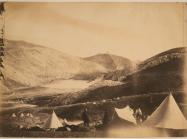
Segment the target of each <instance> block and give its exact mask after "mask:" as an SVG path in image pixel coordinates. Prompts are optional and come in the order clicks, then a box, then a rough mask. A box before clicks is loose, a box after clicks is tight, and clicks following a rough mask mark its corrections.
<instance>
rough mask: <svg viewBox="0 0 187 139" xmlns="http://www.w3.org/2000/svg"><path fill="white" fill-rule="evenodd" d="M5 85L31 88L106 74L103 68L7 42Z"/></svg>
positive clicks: (70, 57)
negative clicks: (56, 81)
mask: <svg viewBox="0 0 187 139" xmlns="http://www.w3.org/2000/svg"><path fill="white" fill-rule="evenodd" d="M6 44H7V45H6V49H5V59H4V66H5V71H4V75H5V82H6V85H7V86H8V87H9V88H15V87H25V86H27V87H30V86H36V85H39V84H42V83H44V82H47V81H51V80H55V79H59V78H60V79H69V78H72V77H73V76H74V75H76V74H82V75H84V74H93V73H105V72H107V69H105V68H104V67H103V66H102V65H99V64H97V63H94V62H90V61H86V60H84V59H82V58H79V57H74V56H70V55H68V54H65V53H62V52H60V51H57V50H54V49H50V48H47V47H44V46H40V45H35V44H31V43H27V42H24V41H7V43H6Z"/></svg>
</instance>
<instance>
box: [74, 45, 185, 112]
mask: <svg viewBox="0 0 187 139" xmlns="http://www.w3.org/2000/svg"><path fill="white" fill-rule="evenodd" d="M178 50H179V51H178ZM181 50H182V51H181ZM166 56H167V58H166ZM185 56H186V48H180V49H179V48H177V49H175V51H174V50H172V51H171V50H169V51H166V52H164V53H162V54H159V55H156V56H154V57H152V58H151V59H152V60H149V63H147V64H144V65H143V64H142V65H143V67H144V68H142V66H140V68H139V70H137V72H134V73H133V74H130V75H129V76H127V77H126V78H125V79H124V80H123V82H124V84H123V85H118V86H112V87H111V86H105V87H101V88H97V89H95V90H91V91H87V92H84V93H83V94H84V95H80V96H79V97H77V98H76V100H75V101H74V103H77V102H85V101H95V100H102V99H107V98H108V99H110V98H116V97H121V96H132V95H138V94H153V93H158V94H159V93H161V94H162V93H163V92H169V91H174V92H175V91H176V92H177V93H178V94H177V95H176V96H175V97H177V101H179V102H182V101H183V99H182V98H183V97H184V93H183V86H184V79H183V72H184V62H185ZM163 57H164V59H163ZM150 62H151V63H152V64H150ZM180 92H181V93H180ZM159 99H163V98H159ZM160 101H161V100H159V101H156V102H155V103H157V104H153V103H152V104H150V100H149V99H148V100H138V101H137V102H136V103H133V105H134V107H137V106H142V107H144V108H146V107H145V106H146V105H150V107H151V105H155V106H157V105H158V104H159V103H160ZM151 108H152V109H150V110H149V112H150V111H151V110H153V109H154V107H151ZM147 110H148V109H147Z"/></svg>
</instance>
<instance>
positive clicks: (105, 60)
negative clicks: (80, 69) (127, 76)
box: [84, 54, 133, 71]
mask: <svg viewBox="0 0 187 139" xmlns="http://www.w3.org/2000/svg"><path fill="white" fill-rule="evenodd" d="M84 59H85V60H89V61H92V62H95V63H98V64H101V65H103V66H104V67H105V68H106V69H108V70H109V71H116V70H130V69H131V68H132V67H133V64H132V61H131V60H129V59H127V58H124V57H121V56H116V55H112V54H97V55H94V56H91V57H87V58H84Z"/></svg>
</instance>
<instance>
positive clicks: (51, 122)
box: [44, 111, 62, 129]
mask: <svg viewBox="0 0 187 139" xmlns="http://www.w3.org/2000/svg"><path fill="white" fill-rule="evenodd" d="M59 127H62V123H61V122H60V121H59V119H58V117H57V116H56V114H55V112H54V111H53V113H52V114H51V116H50V117H49V119H48V120H47V121H46V124H45V125H44V128H46V129H56V128H59Z"/></svg>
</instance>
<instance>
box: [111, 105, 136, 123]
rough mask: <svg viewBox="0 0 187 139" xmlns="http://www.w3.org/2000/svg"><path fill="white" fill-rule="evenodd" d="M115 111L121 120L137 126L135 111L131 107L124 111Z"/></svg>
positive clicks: (116, 109) (123, 109)
mask: <svg viewBox="0 0 187 139" xmlns="http://www.w3.org/2000/svg"><path fill="white" fill-rule="evenodd" d="M115 111H116V112H117V114H118V116H119V117H120V118H122V119H124V120H127V121H129V122H132V123H134V124H136V119H135V117H134V116H133V110H132V109H131V108H130V107H129V106H126V107H125V108H122V109H118V108H115Z"/></svg>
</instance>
